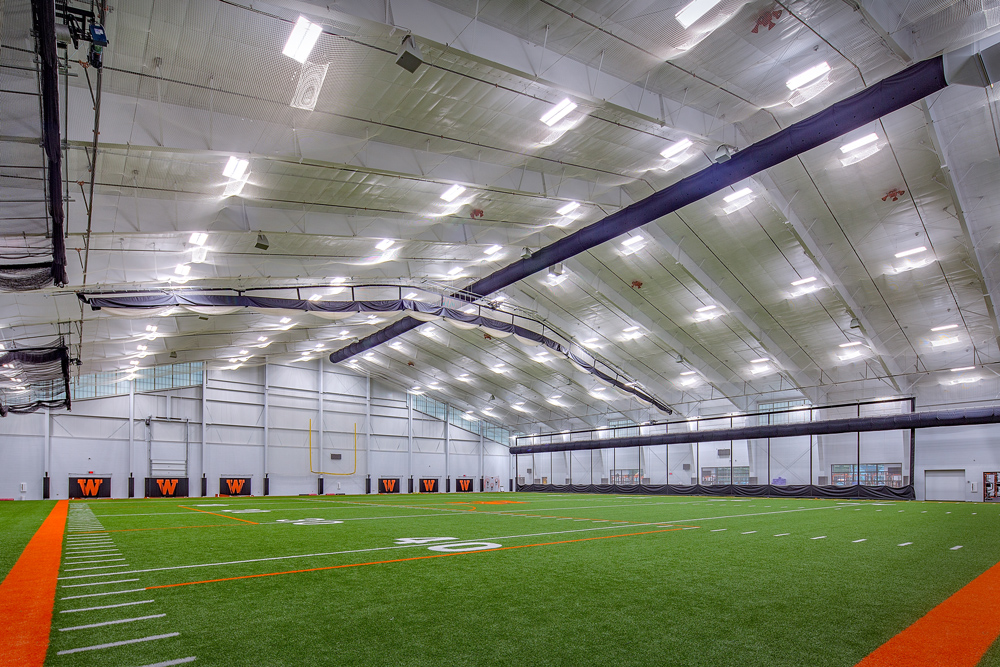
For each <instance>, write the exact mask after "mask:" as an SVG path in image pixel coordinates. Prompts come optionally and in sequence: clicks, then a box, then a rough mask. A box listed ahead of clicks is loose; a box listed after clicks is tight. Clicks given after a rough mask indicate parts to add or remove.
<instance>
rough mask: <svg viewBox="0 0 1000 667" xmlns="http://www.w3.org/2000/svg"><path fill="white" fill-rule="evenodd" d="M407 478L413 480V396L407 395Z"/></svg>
mask: <svg viewBox="0 0 1000 667" xmlns="http://www.w3.org/2000/svg"><path fill="white" fill-rule="evenodd" d="M406 478H407V479H413V394H407V395H406ZM407 488H409V487H407Z"/></svg>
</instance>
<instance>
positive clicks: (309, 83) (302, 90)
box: [292, 62, 330, 111]
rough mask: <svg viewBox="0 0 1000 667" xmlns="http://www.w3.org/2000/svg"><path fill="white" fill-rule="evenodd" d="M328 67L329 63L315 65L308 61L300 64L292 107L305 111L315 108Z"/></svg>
mask: <svg viewBox="0 0 1000 667" xmlns="http://www.w3.org/2000/svg"><path fill="white" fill-rule="evenodd" d="M329 67H330V64H329V63H327V64H326V65H316V64H313V63H308V62H307V63H306V64H305V65H303V66H302V72H301V73H300V74H299V83H298V85H297V86H296V87H295V97H293V98H292V106H293V107H295V108H297V109H305V110H306V111H312V110H313V109H315V108H316V101H317V100H318V99H319V91H321V90H322V89H323V81H325V80H326V70H327V69H329Z"/></svg>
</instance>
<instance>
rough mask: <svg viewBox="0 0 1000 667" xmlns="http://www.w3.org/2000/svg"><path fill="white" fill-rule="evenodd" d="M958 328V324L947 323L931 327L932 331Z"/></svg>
mask: <svg viewBox="0 0 1000 667" xmlns="http://www.w3.org/2000/svg"><path fill="white" fill-rule="evenodd" d="M957 328H958V325H957V324H945V325H943V326H940V327H934V328H932V329H931V331H947V330H948V329H957Z"/></svg>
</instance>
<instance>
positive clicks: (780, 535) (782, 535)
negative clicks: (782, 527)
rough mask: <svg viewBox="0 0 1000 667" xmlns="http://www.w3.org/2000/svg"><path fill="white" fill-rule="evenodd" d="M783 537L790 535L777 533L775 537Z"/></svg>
mask: <svg viewBox="0 0 1000 667" xmlns="http://www.w3.org/2000/svg"><path fill="white" fill-rule="evenodd" d="M785 535H791V533H778V534H777V535H775V537H784V536H785Z"/></svg>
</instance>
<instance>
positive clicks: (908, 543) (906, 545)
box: [896, 542, 913, 547]
mask: <svg viewBox="0 0 1000 667" xmlns="http://www.w3.org/2000/svg"><path fill="white" fill-rule="evenodd" d="M911 544H913V542H903V543H902V544H897V545H896V546H897V547H908V546H910V545H911Z"/></svg>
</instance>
